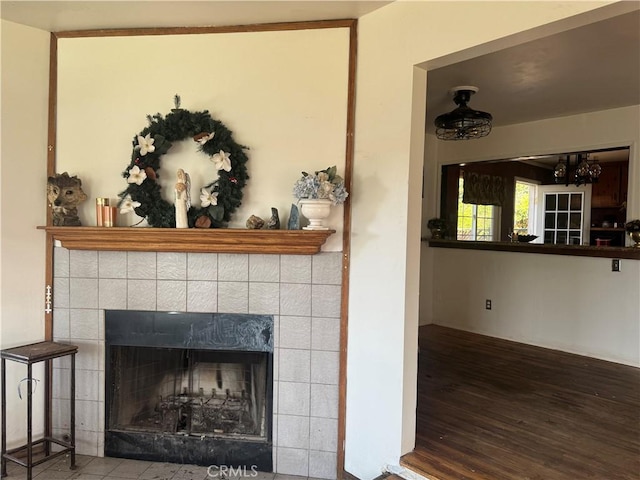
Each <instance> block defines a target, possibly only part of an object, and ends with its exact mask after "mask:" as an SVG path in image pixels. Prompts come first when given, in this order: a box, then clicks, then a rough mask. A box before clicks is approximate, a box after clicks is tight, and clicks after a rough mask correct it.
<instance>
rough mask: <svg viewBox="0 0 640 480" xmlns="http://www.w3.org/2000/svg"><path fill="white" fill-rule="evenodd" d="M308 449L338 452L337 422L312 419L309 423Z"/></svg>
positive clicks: (326, 419)
mask: <svg viewBox="0 0 640 480" xmlns="http://www.w3.org/2000/svg"><path fill="white" fill-rule="evenodd" d="M309 429H310V434H309V448H310V449H311V450H322V451H324V452H336V451H337V450H338V420H337V419H333V418H316V417H312V418H311V421H310V427H309Z"/></svg>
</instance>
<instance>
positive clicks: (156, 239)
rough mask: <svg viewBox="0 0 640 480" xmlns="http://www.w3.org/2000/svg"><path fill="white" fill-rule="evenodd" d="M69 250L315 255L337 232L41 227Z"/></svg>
mask: <svg viewBox="0 0 640 480" xmlns="http://www.w3.org/2000/svg"><path fill="white" fill-rule="evenodd" d="M38 228H39V229H43V230H46V231H47V233H49V234H51V235H52V236H53V239H54V240H59V241H60V242H61V243H62V246H63V247H65V248H68V249H70V250H120V251H136V252H201V253H269V254H281V255H287V254H295V255H313V254H315V253H318V252H320V247H321V246H322V245H323V244H324V243H325V242H326V240H327V238H328V237H329V235H331V234H333V233H335V230H244V229H232V228H220V229H200V228H188V229H177V228H144V227H141V228H135V227H113V228H107V227H38Z"/></svg>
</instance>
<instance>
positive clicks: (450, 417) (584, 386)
mask: <svg viewBox="0 0 640 480" xmlns="http://www.w3.org/2000/svg"><path fill="white" fill-rule="evenodd" d="M418 371H419V373H418V412H417V425H418V427H417V435H416V449H415V451H414V452H413V453H412V454H409V455H406V456H405V457H403V460H402V462H403V464H404V465H405V466H407V467H409V468H412V469H414V470H416V471H418V472H419V473H422V474H423V475H425V476H428V477H431V478H434V479H437V480H503V479H504V480H589V479H594V480H596V479H597V480H640V369H637V368H633V367H629V366H624V365H619V364H615V363H611V362H605V361H601V360H597V359H592V358H588V357H582V356H579V355H572V354H567V353H563V352H558V351H554V350H548V349H543V348H540V347H535V346H531V345H524V344H520V343H515V342H510V341H506V340H500V339H496V338H491V337H486V336H482V335H476V334H472V333H468V332H462V331H459V330H454V329H450V328H445V327H438V326H435V325H429V326H427V327H421V329H420V356H419V368H418Z"/></svg>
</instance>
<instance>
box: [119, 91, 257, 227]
mask: <svg viewBox="0 0 640 480" xmlns="http://www.w3.org/2000/svg"><path fill="white" fill-rule="evenodd" d="M175 106H176V108H174V109H172V110H171V112H170V113H168V114H167V115H166V116H164V117H163V116H162V115H161V114H160V113H156V114H155V115H153V116H152V115H148V116H147V120H148V121H149V126H147V127H145V128H144V129H143V130H142V131H141V132H140V134H139V135H140V136H142V137H145V136H146V135H148V134H150V135H151V138H153V139H154V143H153V146H154V147H155V150H154V151H153V152H147V153H146V154H145V155H141V152H140V149H139V148H138V147H139V146H138V141H137V137H138V136H137V135H136V136H134V137H133V142H132V143H133V152H132V154H131V161H130V162H129V166H128V167H127V169H126V170H125V171H124V172H122V176H123V177H124V178H127V179H128V178H129V175H130V174H129V171H130V170H131V169H132V168H133V167H135V166H137V167H139V168H140V170H143V171H145V173H146V175H147V178H146V179H145V180H144V181H143V182H142V183H141V184H140V185H137V184H136V183H129V184H128V187H127V189H126V190H124V191H122V192H120V193H119V194H118V196H119V197H120V198H121V201H120V204H122V201H123V200H124V199H125V198H126V197H127V196H129V197H130V198H131V200H133V201H134V202H140V206H139V207H136V208H135V209H134V211H135V213H136V215H138V216H140V217H144V218H146V219H147V222H148V223H149V225H150V226H152V227H163V228H174V227H175V226H176V214H175V207H174V205H173V204H172V203H170V202H168V201H167V200H165V199H163V198H162V195H161V187H160V184H159V183H158V182H157V179H158V177H159V173H158V170H159V169H160V159H161V157H162V155H164V154H165V153H167V152H168V151H169V149H170V148H171V146H172V144H173V143H174V142H178V141H181V140H185V139H187V138H193V137H195V136H197V135H198V134H202V133H205V134H210V133H214V136H213V138H211V139H210V140H209V141H207V142H206V143H204V144H203V145H198V147H197V148H198V149H199V150H200V151H202V152H203V153H205V154H206V155H207V157H208V158H207V160H208V159H209V158H210V157H211V156H212V155H214V154H216V153H218V152H220V151H221V150H222V151H224V152H227V153H230V159H231V170H230V171H229V172H227V171H225V170H219V171H218V178H217V179H216V180H214V181H212V182H211V183H209V184H207V185H205V186H204V188H206V189H207V190H209V191H210V192H217V193H218V196H217V199H218V204H217V205H210V206H208V207H204V208H196V207H194V206H193V205H192V206H191V208H190V209H189V211H188V212H187V215H188V220H189V227H190V228H191V227H194V226H196V221H198V226H200V227H202V226H210V227H211V228H222V227H224V226H226V224H227V222H229V220H230V219H231V215H232V214H233V213H234V212H235V211H236V209H237V208H238V207H239V206H240V205H241V203H242V188H243V187H244V186H245V184H246V182H247V180H248V179H249V175H248V174H247V167H246V163H247V160H248V157H247V155H246V154H245V152H244V150H245V149H247V147H245V146H243V145H239V144H238V143H236V142H235V141H234V140H233V137H232V132H231V131H230V130H229V129H228V128H227V127H226V126H225V125H224V124H223V123H222V122H220V121H219V120H215V119H213V118H212V117H211V115H210V114H209V112H208V111H207V110H204V111H201V112H190V111H188V110H184V109H182V108H180V97H178V96H177V95H176V97H175ZM212 169H215V167H214V166H213V164H212ZM196 189H197V191H196V194H195V195H193V199H194V200H195V202H198V203H199V194H200V188H199V187H197V186H196ZM192 203H193V202H192ZM206 219H209V221H210V225H208V224H209V222H208V221H206ZM203 220H204V221H203Z"/></svg>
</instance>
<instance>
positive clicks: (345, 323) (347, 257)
mask: <svg viewBox="0 0 640 480" xmlns="http://www.w3.org/2000/svg"><path fill="white" fill-rule="evenodd" d="M357 56H358V21H357V20H354V21H353V22H352V23H351V25H350V27H349V80H348V84H347V88H348V93H347V132H346V135H347V137H346V147H345V149H346V152H345V172H344V182H345V187H346V189H347V192H349V197H348V198H347V201H346V202H345V204H344V218H343V227H342V231H343V236H342V292H341V305H340V358H339V367H338V370H339V375H338V452H337V472H336V473H337V478H338V479H339V480H343V479H344V478H345V476H346V472H345V437H346V415H347V348H348V329H349V268H350V261H351V199H352V198H353V157H354V152H355V116H356V70H357Z"/></svg>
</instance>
